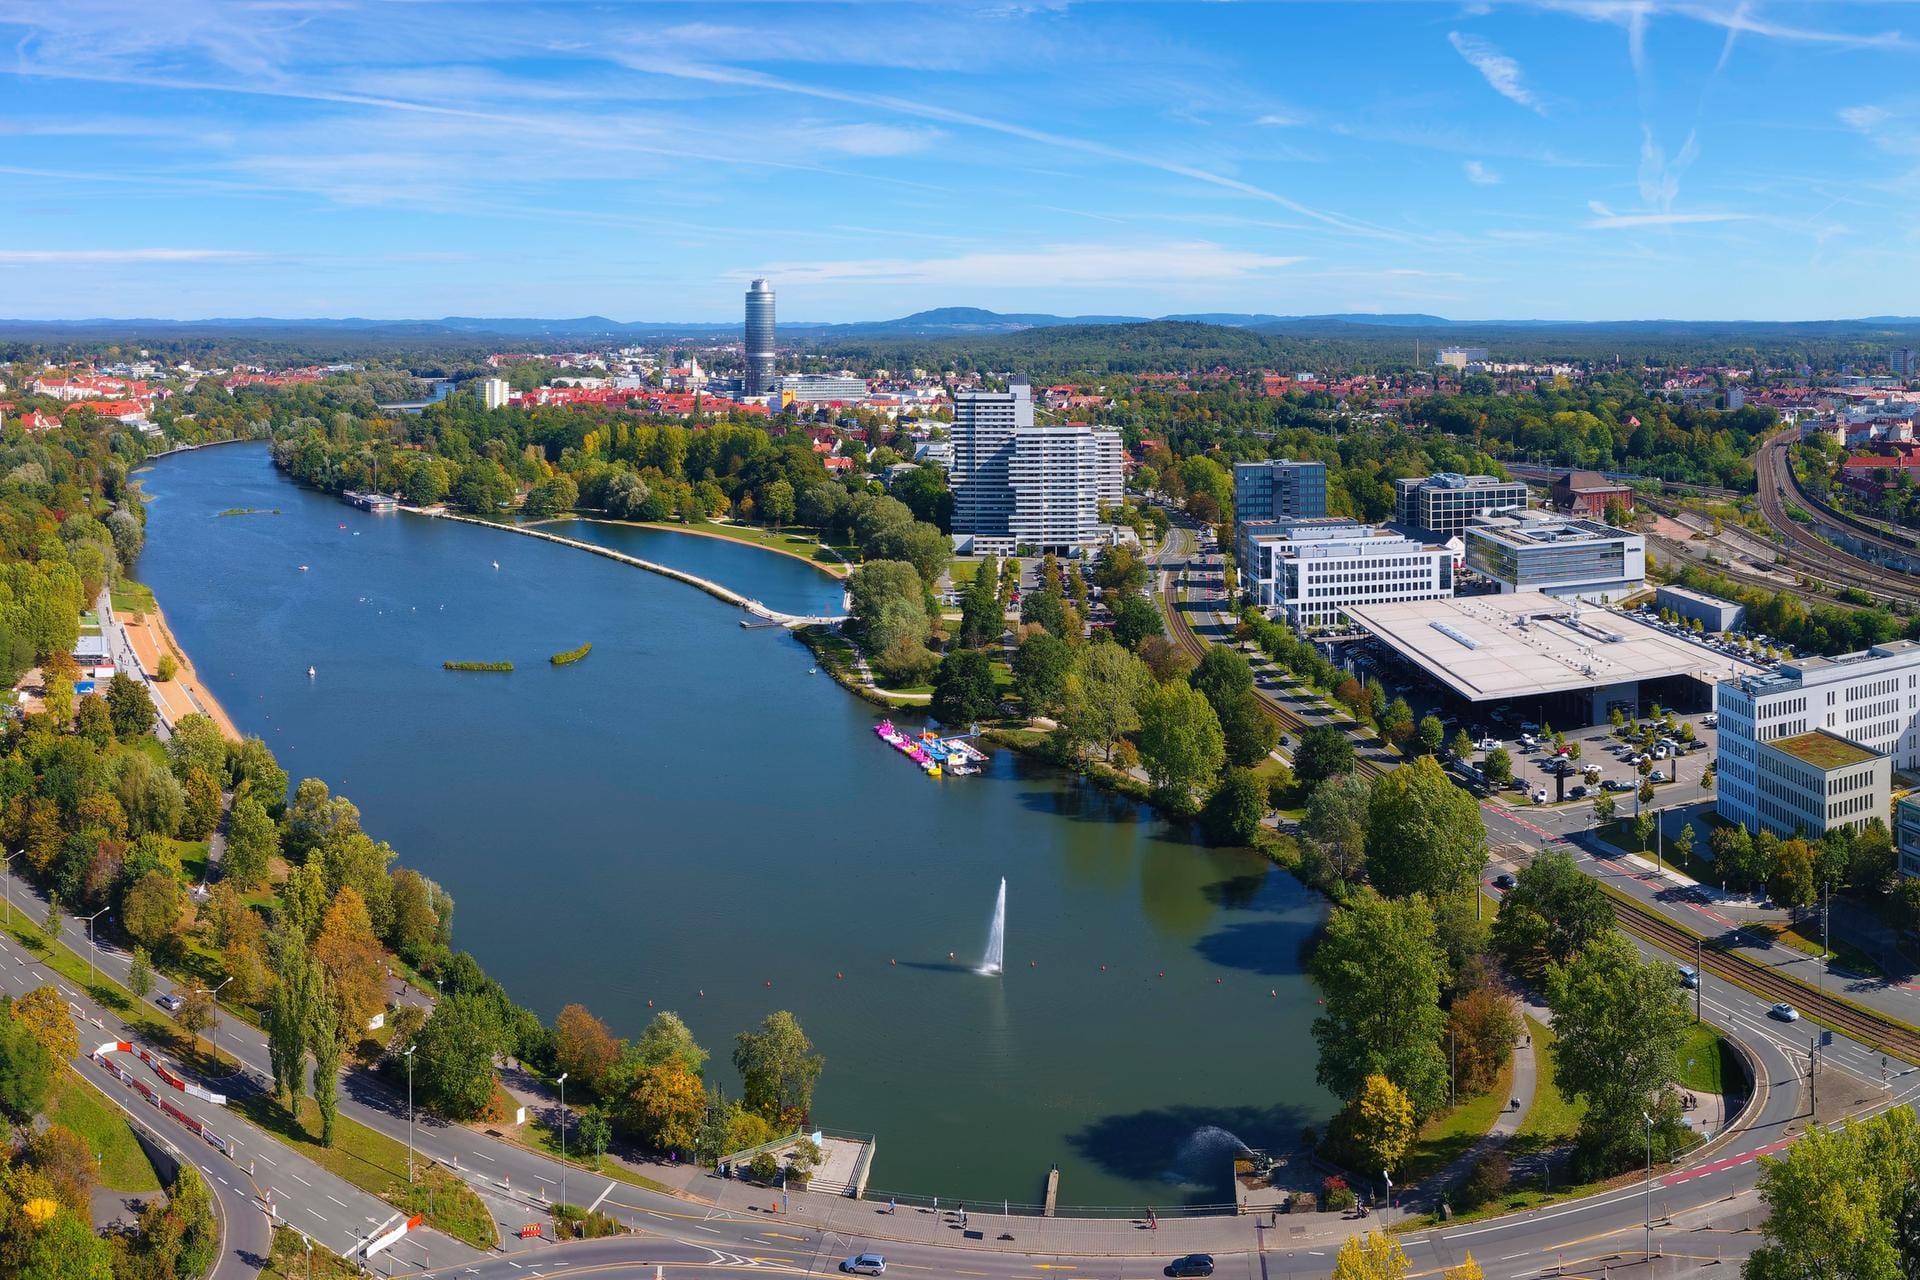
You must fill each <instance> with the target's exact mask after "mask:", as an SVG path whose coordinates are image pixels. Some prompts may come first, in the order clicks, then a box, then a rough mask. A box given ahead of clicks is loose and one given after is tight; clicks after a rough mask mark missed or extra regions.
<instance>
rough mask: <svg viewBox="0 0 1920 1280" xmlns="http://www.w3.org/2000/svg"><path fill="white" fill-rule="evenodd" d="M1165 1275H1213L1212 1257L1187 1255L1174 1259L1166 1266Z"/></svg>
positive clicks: (1204, 1254) (1195, 1254)
mask: <svg viewBox="0 0 1920 1280" xmlns="http://www.w3.org/2000/svg"><path fill="white" fill-rule="evenodd" d="M1166 1274H1167V1275H1170V1276H1210V1275H1212V1274H1213V1255H1212V1254H1210V1253H1189V1254H1187V1255H1186V1256H1185V1257H1180V1258H1175V1259H1174V1260H1173V1261H1172V1262H1169V1263H1168V1264H1167V1270H1166Z"/></svg>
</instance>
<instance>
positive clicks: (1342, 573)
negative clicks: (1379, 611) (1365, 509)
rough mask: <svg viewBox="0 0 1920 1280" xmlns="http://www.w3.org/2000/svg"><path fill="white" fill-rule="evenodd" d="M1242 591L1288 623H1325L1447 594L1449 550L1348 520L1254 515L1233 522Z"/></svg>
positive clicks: (1450, 583)
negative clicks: (1366, 608) (1373, 607)
mask: <svg viewBox="0 0 1920 1280" xmlns="http://www.w3.org/2000/svg"><path fill="white" fill-rule="evenodd" d="M1238 541H1239V547H1238V549H1239V561H1238V563H1239V564H1240V565H1241V566H1242V572H1243V573H1244V574H1245V583H1246V589H1247V591H1248V592H1249V593H1250V594H1251V595H1252V596H1253V598H1254V601H1255V603H1256V604H1257V605H1258V606H1259V607H1260V608H1261V609H1262V610H1264V611H1265V612H1267V613H1276V612H1283V613H1285V614H1286V617H1287V621H1288V622H1290V623H1291V624H1292V625H1293V626H1295V627H1298V628H1301V629H1305V628H1309V627H1328V626H1334V625H1337V624H1340V623H1344V622H1346V621H1347V620H1348V617H1347V615H1348V611H1349V610H1350V609H1351V608H1352V607H1353V606H1354V605H1359V604H1381V603H1385V602H1388V601H1397V600H1434V599H1439V598H1441V597H1444V596H1450V595H1452V594H1453V552H1452V551H1450V550H1449V549H1448V548H1446V547H1444V546H1431V545H1428V544H1425V543H1422V542H1419V541H1416V540H1415V539H1413V538H1409V537H1406V536H1405V535H1403V534H1399V533H1395V532H1393V531H1392V530H1389V529H1381V528H1376V527H1374V526H1372V525H1363V524H1360V523H1359V522H1358V521H1354V520H1343V519H1331V520H1330V519H1318V520H1305V519H1297V520H1254V521H1247V522H1243V523H1241V524H1240V525H1239V540H1238Z"/></svg>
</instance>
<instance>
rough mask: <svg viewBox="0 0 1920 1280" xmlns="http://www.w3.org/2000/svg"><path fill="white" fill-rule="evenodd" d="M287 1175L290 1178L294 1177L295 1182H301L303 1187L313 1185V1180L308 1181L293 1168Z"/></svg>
mask: <svg viewBox="0 0 1920 1280" xmlns="http://www.w3.org/2000/svg"><path fill="white" fill-rule="evenodd" d="M287 1176H288V1177H289V1178H292V1179H293V1180H294V1181H295V1182H297V1183H299V1184H300V1185H301V1186H303V1187H310V1186H312V1185H313V1184H312V1183H311V1182H308V1181H307V1180H306V1179H305V1178H303V1177H301V1176H300V1175H299V1174H297V1173H294V1172H293V1171H292V1170H288V1171H287Z"/></svg>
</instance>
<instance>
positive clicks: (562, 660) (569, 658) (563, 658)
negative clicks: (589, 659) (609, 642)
mask: <svg viewBox="0 0 1920 1280" xmlns="http://www.w3.org/2000/svg"><path fill="white" fill-rule="evenodd" d="M592 652H593V644H592V642H588V643H587V644H583V645H581V646H580V647H579V648H578V649H569V650H567V651H566V652H565V653H556V654H554V655H553V656H552V657H551V658H548V659H547V661H548V662H551V663H552V664H553V665H554V666H556V667H565V666H570V665H572V664H573V663H576V662H578V661H580V659H582V658H584V657H586V656H587V655H588V654H590V653H592Z"/></svg>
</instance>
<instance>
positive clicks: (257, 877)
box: [220, 795, 280, 893]
mask: <svg viewBox="0 0 1920 1280" xmlns="http://www.w3.org/2000/svg"><path fill="white" fill-rule="evenodd" d="M278 856H280V829H279V828H278V827H276V826H274V824H273V819H272V818H271V817H269V816H268V815H267V807H266V806H265V805H264V804H262V803H260V801H259V800H257V799H255V798H254V797H253V796H251V795H241V796H238V797H236V798H235V799H234V802H233V812H232V813H231V814H230V815H229V816H228V819H227V852H226V856H225V857H224V858H223V859H221V862H220V873H221V875H222V876H224V877H225V878H226V880H227V882H228V883H229V884H231V885H233V887H234V888H236V889H238V890H240V891H241V892H242V893H247V892H250V891H251V890H254V889H257V888H259V887H260V886H261V885H263V884H265V883H266V880H267V869H268V868H269V867H270V866H271V865H272V863H273V859H275V858H277V857H278Z"/></svg>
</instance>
